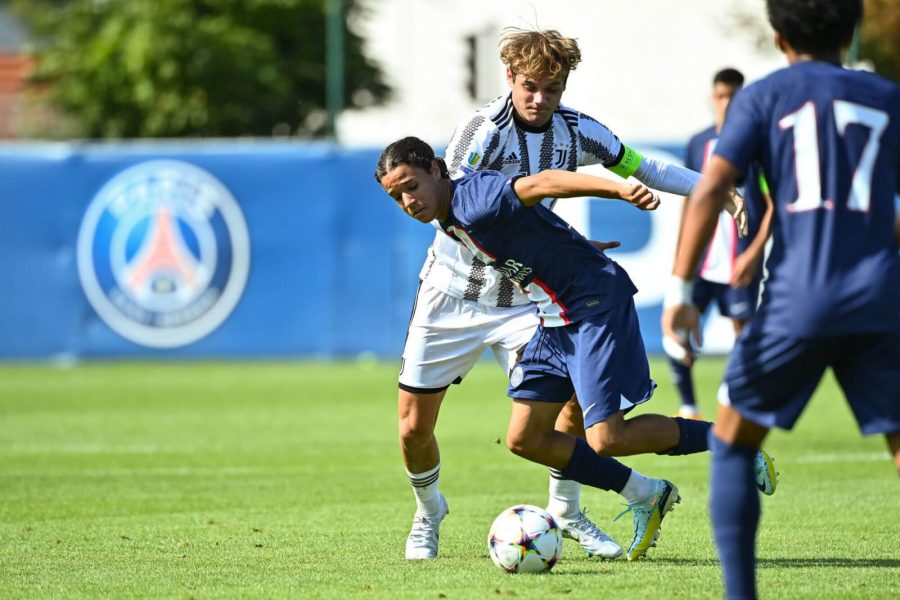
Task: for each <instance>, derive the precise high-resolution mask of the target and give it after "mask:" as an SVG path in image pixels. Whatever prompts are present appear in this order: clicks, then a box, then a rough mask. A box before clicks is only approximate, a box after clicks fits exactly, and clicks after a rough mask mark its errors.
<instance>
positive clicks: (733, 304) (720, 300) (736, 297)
mask: <svg viewBox="0 0 900 600" xmlns="http://www.w3.org/2000/svg"><path fill="white" fill-rule="evenodd" d="M759 281H760V280H759V277H757V278H755V279H754V280H753V283H751V284H750V285H748V286H747V287H742V288H734V287H731V286H730V285H728V284H725V283H713V282H712V281H707V280H705V279H702V278H700V277H697V278H696V279H694V293H693V296H692V297H691V301H692V302H693V303H694V306H696V307H697V310H698V311H699V312H700V314H701V315H702V314H703V313H705V312H706V309H707V308H709V305H710V304H712V302H713V300H715V301H716V306H717V307H718V309H719V313H720V314H721V315H722V316H724V317H730V318H732V319H740V320H741V321H747V320H749V319H751V318H752V317H753V315H754V314H756V305H757V303H758V300H759Z"/></svg>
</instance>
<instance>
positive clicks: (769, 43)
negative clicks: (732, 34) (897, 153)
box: [726, 0, 900, 83]
mask: <svg viewBox="0 0 900 600" xmlns="http://www.w3.org/2000/svg"><path fill="white" fill-rule="evenodd" d="M863 7H864V11H863V22H862V26H861V27H860V31H859V56H858V57H857V59H858V60H859V61H860V62H861V63H863V65H866V63H871V68H872V69H874V71H875V72H876V73H878V74H879V75H881V76H882V77H886V78H887V79H890V80H892V81H895V82H897V83H900V2H898V1H897V0H863ZM726 27H729V28H731V29H734V30H737V31H740V32H741V34H742V35H744V36H745V37H748V38H750V39H752V40H753V41H754V43H755V45H756V47H757V49H758V50H759V51H760V52H766V53H770V54H773V55H774V54H778V50H777V49H776V48H775V43H774V37H773V34H772V27H771V26H770V25H769V22H768V21H767V20H766V16H765V6H764V4H763V3H761V2H760V3H759V4H757V5H754V6H747V5H744V4H741V5H736V6H735V9H734V11H733V12H732V13H731V14H730V15H729V17H728V19H727V23H726ZM864 68H868V66H866V67H864Z"/></svg>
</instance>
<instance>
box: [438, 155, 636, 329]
mask: <svg viewBox="0 0 900 600" xmlns="http://www.w3.org/2000/svg"><path fill="white" fill-rule="evenodd" d="M441 228H442V229H443V230H444V231H445V232H446V233H447V234H449V235H450V236H451V237H453V238H455V239H456V240H457V241H459V242H460V243H462V244H464V245H465V246H466V247H467V248H468V249H469V250H471V251H472V253H473V254H474V255H475V256H476V257H477V258H479V259H480V260H482V261H484V262H485V263H486V264H489V265H490V266H491V267H492V268H494V269H496V270H497V271H500V272H501V273H503V275H505V276H506V277H507V278H508V279H509V280H510V281H512V282H513V283H514V284H515V285H517V286H518V287H519V288H520V289H522V290H523V291H524V292H525V293H526V294H527V295H528V297H529V298H530V299H531V300H532V302H534V303H535V304H537V306H538V310H539V313H540V316H541V321H542V323H543V324H544V326H545V327H559V326H563V325H568V324H569V323H574V322H577V321H580V320H582V319H584V318H585V317H587V316H590V315H595V314H599V313H603V312H606V311H608V310H610V309H611V308H613V307H616V306H619V305H622V304H624V303H626V302H629V301H630V300H631V297H632V296H633V295H634V294H635V292H637V288H636V287H634V284H633V283H632V282H631V279H630V278H629V277H628V274H627V273H626V272H625V270H624V269H622V267H620V266H619V265H617V264H616V263H615V262H613V261H612V260H610V259H609V258H608V257H607V256H606V255H605V254H603V253H602V252H600V251H599V250H597V248H595V247H594V245H593V244H591V243H590V242H589V241H588V240H587V239H585V237H584V236H583V235H581V234H580V233H578V232H577V231H575V230H574V229H572V227H570V226H569V225H568V223H566V222H565V221H563V220H562V219H561V218H559V217H558V216H556V215H555V214H554V213H553V212H551V211H550V210H549V209H547V208H546V207H544V206H542V205H537V206H533V207H527V206H525V205H524V204H522V202H521V201H520V200H519V197H518V196H516V192H515V190H513V187H512V179H510V178H509V176H508V175H504V174H503V173H500V172H498V171H477V172H475V173H473V174H471V175H469V176H468V177H463V178H462V179H458V180H456V181H454V182H453V198H452V200H451V203H450V212H449V215H448V217H447V220H446V221H442V222H441Z"/></svg>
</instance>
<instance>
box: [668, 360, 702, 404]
mask: <svg viewBox="0 0 900 600" xmlns="http://www.w3.org/2000/svg"><path fill="white" fill-rule="evenodd" d="M669 368H670V369H671V371H672V383H674V384H675V387H676V388H678V396H679V397H680V398H681V404H682V405H684V404H687V405H688V406H697V400H696V399H695V398H694V381H693V380H692V379H691V368H690V367H686V366H684V365H683V364H681V363H680V362H678V361H674V360H672V359H671V358H670V359H669Z"/></svg>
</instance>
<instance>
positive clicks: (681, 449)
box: [657, 417, 712, 456]
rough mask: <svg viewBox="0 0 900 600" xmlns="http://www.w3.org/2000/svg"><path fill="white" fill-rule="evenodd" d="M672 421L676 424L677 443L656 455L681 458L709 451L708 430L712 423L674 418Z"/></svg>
mask: <svg viewBox="0 0 900 600" xmlns="http://www.w3.org/2000/svg"><path fill="white" fill-rule="evenodd" d="M674 421H675V422H676V423H677V424H678V431H679V433H680V435H679V436H678V443H677V444H675V445H674V446H672V447H671V448H669V449H668V450H664V451H662V452H657V454H668V455H670V456H682V455H684V454H696V453H697V452H706V451H707V450H709V440H708V436H709V430H710V428H712V423H710V422H709V421H694V420H693V419H682V418H681V417H674Z"/></svg>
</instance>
